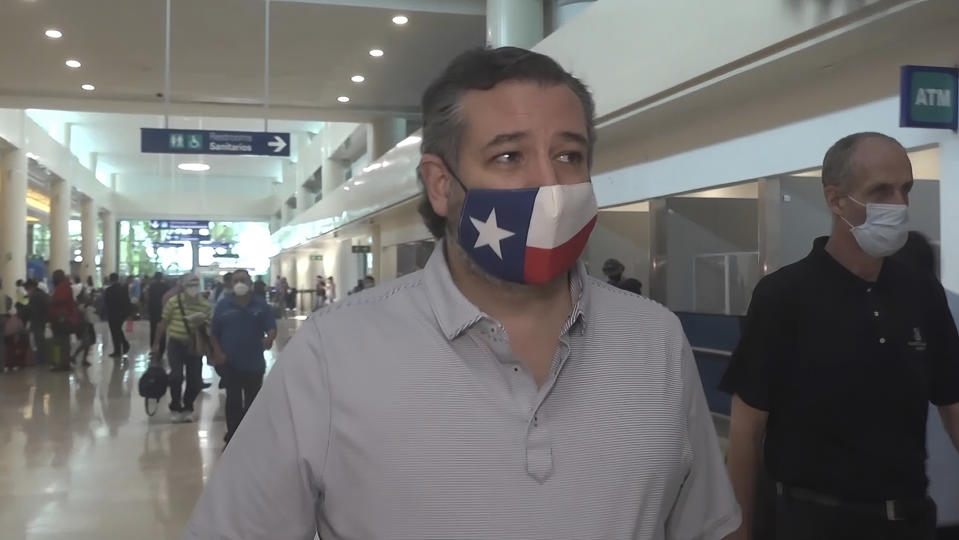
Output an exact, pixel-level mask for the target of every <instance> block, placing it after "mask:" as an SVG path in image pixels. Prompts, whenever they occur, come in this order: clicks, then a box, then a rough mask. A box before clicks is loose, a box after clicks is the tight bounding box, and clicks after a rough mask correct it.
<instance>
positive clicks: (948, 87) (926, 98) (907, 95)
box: [899, 66, 959, 131]
mask: <svg viewBox="0 0 959 540" xmlns="http://www.w3.org/2000/svg"><path fill="white" fill-rule="evenodd" d="M900 76H901V80H900V93H899V108H900V111H899V125H900V126H902V127H923V128H934V129H951V130H953V131H956V129H957V127H959V106H957V105H959V69H957V68H947V67H935V66H902V69H901V72H900Z"/></svg>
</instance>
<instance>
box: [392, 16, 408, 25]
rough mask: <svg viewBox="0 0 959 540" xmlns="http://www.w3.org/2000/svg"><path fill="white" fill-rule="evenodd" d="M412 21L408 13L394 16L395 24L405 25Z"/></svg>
mask: <svg viewBox="0 0 959 540" xmlns="http://www.w3.org/2000/svg"><path fill="white" fill-rule="evenodd" d="M408 22H410V18H409V17H407V16H406V15H397V16H396V17H393V24H395V25H399V26H403V25H404V24H406V23H408Z"/></svg>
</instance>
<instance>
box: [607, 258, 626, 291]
mask: <svg viewBox="0 0 959 540" xmlns="http://www.w3.org/2000/svg"><path fill="white" fill-rule="evenodd" d="M625 271H626V267H625V266H624V265H623V263H621V262H619V261H618V260H616V259H606V262H604V263H603V275H604V276H606V283H609V284H610V285H612V286H613V287H619V284H620V283H622V282H623V272H625Z"/></svg>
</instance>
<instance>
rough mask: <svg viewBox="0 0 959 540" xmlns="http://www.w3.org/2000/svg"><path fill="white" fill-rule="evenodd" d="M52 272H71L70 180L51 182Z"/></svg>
mask: <svg viewBox="0 0 959 540" xmlns="http://www.w3.org/2000/svg"><path fill="white" fill-rule="evenodd" d="M49 270H50V272H51V273H52V272H55V271H57V270H63V271H64V272H66V273H67V274H69V273H70V182H68V181H67V180H63V179H60V180H54V181H53V182H51V184H50V268H49Z"/></svg>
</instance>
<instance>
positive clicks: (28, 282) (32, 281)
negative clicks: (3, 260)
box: [23, 279, 37, 290]
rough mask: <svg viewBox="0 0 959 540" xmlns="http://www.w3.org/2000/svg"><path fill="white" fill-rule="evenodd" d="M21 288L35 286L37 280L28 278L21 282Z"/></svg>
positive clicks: (28, 288) (34, 287)
mask: <svg viewBox="0 0 959 540" xmlns="http://www.w3.org/2000/svg"><path fill="white" fill-rule="evenodd" d="M23 288H24V289H27V290H32V289H36V288H37V280H35V279H28V280H26V281H25V282H24V283H23Z"/></svg>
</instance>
